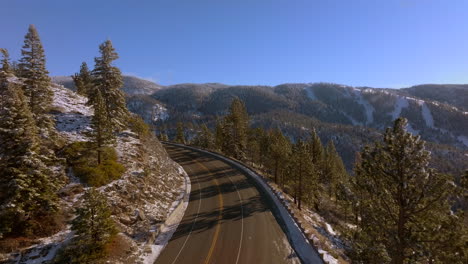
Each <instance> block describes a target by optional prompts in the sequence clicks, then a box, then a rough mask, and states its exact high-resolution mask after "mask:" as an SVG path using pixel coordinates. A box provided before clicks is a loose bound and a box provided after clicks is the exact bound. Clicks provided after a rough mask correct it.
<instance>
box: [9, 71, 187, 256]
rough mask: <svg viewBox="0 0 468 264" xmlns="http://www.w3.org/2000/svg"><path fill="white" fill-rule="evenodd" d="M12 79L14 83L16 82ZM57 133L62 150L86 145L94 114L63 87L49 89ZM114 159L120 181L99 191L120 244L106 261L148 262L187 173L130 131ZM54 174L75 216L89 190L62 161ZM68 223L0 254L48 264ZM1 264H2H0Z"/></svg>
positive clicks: (67, 233) (66, 236)
mask: <svg viewBox="0 0 468 264" xmlns="http://www.w3.org/2000/svg"><path fill="white" fill-rule="evenodd" d="M13 81H18V79H15V80H13ZM51 89H52V91H53V92H54V102H53V105H52V110H53V116H54V118H55V122H56V130H57V132H58V134H59V136H60V138H61V139H60V140H61V141H62V142H61V144H62V145H63V146H64V148H65V147H66V146H68V145H70V144H72V143H74V142H79V141H86V140H87V134H88V133H87V132H89V131H90V130H91V128H90V118H91V115H92V114H93V110H92V109H91V108H90V107H88V106H87V105H85V103H86V101H87V99H86V98H85V97H82V96H80V95H78V94H76V93H75V92H73V91H71V90H69V89H66V88H64V87H63V86H61V85H58V84H53V85H52V86H51ZM115 147H116V150H117V154H118V161H119V162H120V163H121V164H123V165H124V166H125V172H124V174H123V175H122V177H121V178H120V179H118V180H115V181H112V182H110V183H109V184H106V185H104V186H101V187H99V188H98V190H99V191H100V192H101V193H103V194H104V195H105V196H106V197H107V198H108V201H109V203H110V204H109V205H110V208H111V210H112V218H113V219H114V221H115V222H116V223H117V226H118V229H119V234H118V236H119V239H118V241H119V244H118V245H114V247H116V248H115V249H113V250H115V252H113V253H112V254H111V257H110V258H111V259H108V260H107V261H108V262H109V263H146V262H148V261H149V262H151V257H152V256H153V255H152V247H151V246H150V245H151V242H152V241H154V239H155V237H156V236H157V235H158V232H159V227H160V226H161V224H162V223H163V222H164V221H165V219H166V218H167V216H168V214H169V213H170V212H171V211H172V210H174V208H175V206H176V205H177V204H178V202H179V201H180V199H181V198H182V196H183V193H184V190H185V184H186V179H185V177H186V174H185V172H184V171H183V169H182V168H181V167H180V166H179V165H178V164H177V163H175V162H173V161H172V160H171V159H170V158H169V157H168V155H167V153H166V151H165V150H164V148H163V147H162V145H161V144H160V143H159V141H158V140H157V139H156V138H155V137H154V136H146V137H143V136H139V135H138V134H136V133H135V132H133V131H131V130H125V131H123V132H121V133H120V134H119V135H118V137H117V140H116V144H115ZM57 170H61V171H63V173H64V174H65V175H63V176H64V178H66V180H65V183H64V184H63V186H62V188H61V189H60V192H59V194H60V207H61V210H62V211H63V212H65V215H68V216H69V217H70V218H73V209H74V208H76V207H78V206H79V205H80V203H81V196H82V194H83V193H84V191H85V190H86V189H87V187H86V186H85V185H83V184H82V183H81V182H80V180H79V179H78V178H77V177H75V176H74V174H73V171H72V170H71V169H70V168H69V167H68V165H67V163H66V162H65V160H64V162H63V163H62V164H61V165H60V168H57ZM73 235H74V234H73V232H72V231H71V230H70V225H65V226H64V227H63V229H62V230H61V231H60V232H58V233H56V234H55V235H53V236H51V237H44V238H38V239H36V240H35V241H33V242H32V244H31V245H28V246H27V247H21V246H18V247H17V248H14V253H12V254H3V255H1V254H0V262H2V261H5V263H49V261H50V260H52V259H53V258H54V256H55V255H56V253H57V252H59V250H60V248H62V247H63V246H64V245H65V244H67V243H68V242H69V241H70V239H71V238H72V237H73ZM2 263H3V262H2Z"/></svg>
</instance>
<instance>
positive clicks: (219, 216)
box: [197, 161, 223, 264]
mask: <svg viewBox="0 0 468 264" xmlns="http://www.w3.org/2000/svg"><path fill="white" fill-rule="evenodd" d="M197 163H198V164H200V165H201V166H202V167H204V168H205V169H206V170H208V171H209V169H208V168H207V167H205V165H203V164H202V163H200V162H198V161H197ZM213 181H214V182H215V184H216V187H217V188H218V191H219V195H218V200H219V208H220V209H219V210H220V211H219V215H218V222H217V223H216V230H215V233H214V235H213V240H212V241H211V247H210V250H209V251H208V255H207V256H206V259H205V264H209V263H210V260H211V256H212V255H213V252H214V249H215V247H216V242H217V241H218V235H219V229H220V227H221V225H220V222H221V218H222V217H223V196H222V194H221V189H220V188H219V184H218V180H216V178H214V179H213Z"/></svg>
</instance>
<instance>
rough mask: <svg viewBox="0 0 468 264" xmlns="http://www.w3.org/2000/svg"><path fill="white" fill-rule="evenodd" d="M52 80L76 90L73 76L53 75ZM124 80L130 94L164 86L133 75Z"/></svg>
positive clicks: (149, 92) (153, 90)
mask: <svg viewBox="0 0 468 264" xmlns="http://www.w3.org/2000/svg"><path fill="white" fill-rule="evenodd" d="M52 82H54V83H57V84H61V85H63V86H65V87H67V88H69V89H72V90H75V84H74V83H73V79H72V78H71V76H54V77H52ZM123 82H124V85H123V88H122V90H123V91H124V92H125V93H126V94H128V95H136V94H152V93H154V92H155V91H157V90H159V89H161V88H163V86H162V85H159V84H156V83H154V82H152V81H148V80H144V79H141V78H138V77H135V76H131V75H124V76H123Z"/></svg>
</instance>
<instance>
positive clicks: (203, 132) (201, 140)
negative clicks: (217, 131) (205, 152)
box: [194, 124, 214, 149]
mask: <svg viewBox="0 0 468 264" xmlns="http://www.w3.org/2000/svg"><path fill="white" fill-rule="evenodd" d="M194 143H195V145H197V146H199V147H201V148H204V149H213V148H214V138H213V133H211V131H210V129H209V128H208V127H207V126H206V125H205V124H203V125H202V126H201V128H200V132H199V133H198V135H197V137H196V138H195V141H194Z"/></svg>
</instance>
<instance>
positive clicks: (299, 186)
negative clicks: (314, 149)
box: [288, 140, 316, 210]
mask: <svg viewBox="0 0 468 264" xmlns="http://www.w3.org/2000/svg"><path fill="white" fill-rule="evenodd" d="M289 162H290V165H289V172H288V173H289V174H290V175H291V176H292V180H293V189H294V195H293V197H294V202H295V203H296V204H297V207H298V209H299V210H302V203H303V201H304V198H305V197H311V196H310V190H312V189H313V187H314V186H316V181H315V179H314V176H315V173H314V170H315V168H314V166H313V163H312V160H311V158H310V151H309V149H308V146H307V144H306V142H304V141H302V140H298V141H297V142H296V144H295V145H294V147H293V151H292V155H291V158H290V160H289ZM306 200H307V199H306Z"/></svg>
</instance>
